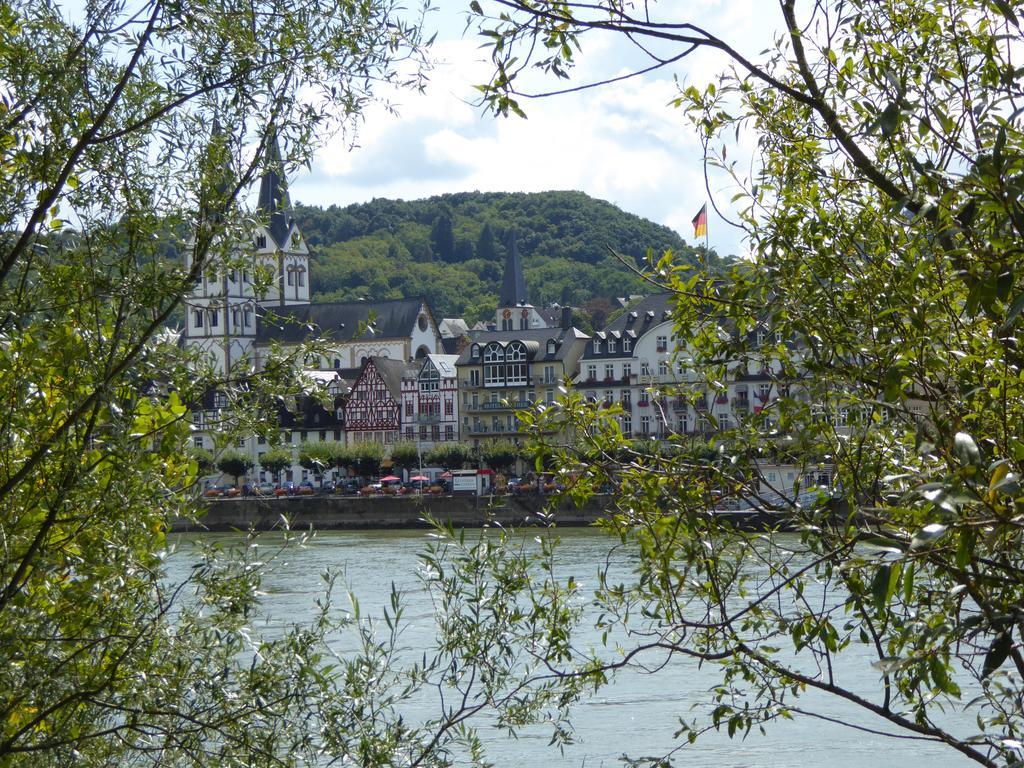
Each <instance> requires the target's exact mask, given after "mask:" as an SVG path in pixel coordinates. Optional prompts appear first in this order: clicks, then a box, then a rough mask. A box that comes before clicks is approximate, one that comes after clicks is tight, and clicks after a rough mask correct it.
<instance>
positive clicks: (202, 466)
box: [188, 448, 214, 475]
mask: <svg viewBox="0 0 1024 768" xmlns="http://www.w3.org/2000/svg"><path fill="white" fill-rule="evenodd" d="M188 455H189V458H191V459H193V460H194V461H195V462H196V467H197V469H198V472H199V474H200V475H206V474H209V473H210V470H212V469H213V467H214V463H213V454H212V453H210V452H209V451H208V450H206V449H205V448H190V449H189V451H188Z"/></svg>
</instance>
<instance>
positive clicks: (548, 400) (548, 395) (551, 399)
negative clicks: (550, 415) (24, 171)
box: [544, 389, 555, 403]
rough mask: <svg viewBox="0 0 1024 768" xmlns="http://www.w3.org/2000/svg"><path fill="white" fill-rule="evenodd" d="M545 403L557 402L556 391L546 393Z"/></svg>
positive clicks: (550, 390) (551, 390)
mask: <svg viewBox="0 0 1024 768" xmlns="http://www.w3.org/2000/svg"><path fill="white" fill-rule="evenodd" d="M544 402H546V403H553V402H555V390H553V389H549V390H547V392H545V393H544Z"/></svg>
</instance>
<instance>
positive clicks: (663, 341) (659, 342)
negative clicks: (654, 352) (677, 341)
mask: <svg viewBox="0 0 1024 768" xmlns="http://www.w3.org/2000/svg"><path fill="white" fill-rule="evenodd" d="M655 345H656V346H657V348H658V351H659V352H668V336H659V337H658V338H657V339H655Z"/></svg>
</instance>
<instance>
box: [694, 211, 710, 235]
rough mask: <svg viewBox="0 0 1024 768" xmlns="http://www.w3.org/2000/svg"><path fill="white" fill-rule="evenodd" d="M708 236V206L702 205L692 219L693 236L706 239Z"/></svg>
mask: <svg viewBox="0 0 1024 768" xmlns="http://www.w3.org/2000/svg"><path fill="white" fill-rule="evenodd" d="M707 234H708V204H707V203H704V205H702V206H701V207H700V211H699V212H698V213H697V215H696V216H694V217H693V236H694V237H706V236H707Z"/></svg>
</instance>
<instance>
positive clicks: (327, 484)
mask: <svg viewBox="0 0 1024 768" xmlns="http://www.w3.org/2000/svg"><path fill="white" fill-rule="evenodd" d="M336 486H337V484H336V483H335V482H334V481H333V480H324V481H323V482H322V483H320V488H319V491H320V493H334V489H335V487H336Z"/></svg>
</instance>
